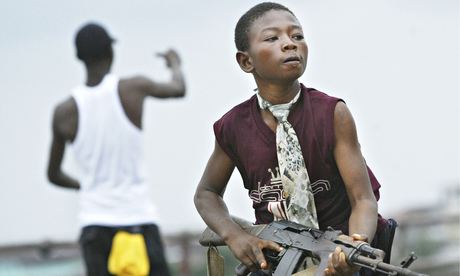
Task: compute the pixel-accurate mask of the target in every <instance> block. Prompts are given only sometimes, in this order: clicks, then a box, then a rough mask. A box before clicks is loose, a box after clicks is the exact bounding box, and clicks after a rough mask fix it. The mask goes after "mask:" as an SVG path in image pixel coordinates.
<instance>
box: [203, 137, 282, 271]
mask: <svg viewBox="0 0 460 276" xmlns="http://www.w3.org/2000/svg"><path fill="white" fill-rule="evenodd" d="M234 168H235V165H234V164H233V162H232V160H231V159H230V158H229V157H228V155H227V154H226V153H225V152H224V151H223V150H222V148H221V147H220V146H219V144H218V143H217V141H216V142H215V148H214V152H213V153H212V155H211V157H210V158H209V161H208V164H207V165H206V169H205V171H204V173H203V176H202V178H201V180H200V183H199V184H198V187H197V189H196V193H195V198H194V202H195V206H196V208H197V210H198V213H199V214H200V215H201V217H202V218H203V220H204V221H205V222H206V224H207V225H208V226H209V228H211V229H212V230H213V231H214V232H216V233H217V234H218V235H219V236H221V237H222V238H223V239H224V240H225V242H226V243H227V245H228V246H229V247H230V249H231V250H232V252H233V254H234V255H235V257H236V258H238V259H239V260H240V261H241V262H242V263H243V264H244V265H246V267H248V268H249V269H250V270H252V271H254V270H256V269H259V268H266V267H267V262H266V261H265V258H264V255H263V253H262V249H264V248H267V249H270V250H274V251H280V250H281V249H282V248H281V247H280V246H279V245H278V244H276V243H274V242H271V241H266V240H261V239H259V238H257V237H255V236H253V235H250V234H247V233H246V232H245V231H243V230H242V229H241V227H240V226H238V225H237V224H236V223H235V222H233V220H232V219H231V218H230V214H229V212H228V209H227V206H226V204H225V202H224V200H223V198H222V197H223V194H224V192H225V188H226V186H227V183H228V180H229V179H230V176H231V174H232V172H233V170H234Z"/></svg>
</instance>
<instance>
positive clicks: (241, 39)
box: [235, 2, 295, 51]
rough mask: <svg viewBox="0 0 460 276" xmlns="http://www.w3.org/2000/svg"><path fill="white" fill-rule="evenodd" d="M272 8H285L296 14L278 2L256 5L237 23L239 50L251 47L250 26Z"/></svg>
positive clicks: (236, 41) (236, 33) (236, 35)
mask: <svg viewBox="0 0 460 276" xmlns="http://www.w3.org/2000/svg"><path fill="white" fill-rule="evenodd" d="M271 10H283V11H287V12H289V13H291V14H292V15H293V16H295V14H294V13H293V12H292V11H291V10H289V9H288V8H286V7H285V6H283V5H281V4H278V3H273V2H263V3H260V4H257V5H255V6H254V7H252V8H251V9H250V10H248V11H247V12H246V13H245V14H243V15H242V16H241V17H240V19H239V20H238V23H236V27H235V45H236V49H238V51H246V50H247V49H249V37H248V33H249V28H250V27H251V25H252V23H254V21H256V20H257V19H258V18H259V17H261V16H262V15H264V14H265V13H267V12H268V11H271Z"/></svg>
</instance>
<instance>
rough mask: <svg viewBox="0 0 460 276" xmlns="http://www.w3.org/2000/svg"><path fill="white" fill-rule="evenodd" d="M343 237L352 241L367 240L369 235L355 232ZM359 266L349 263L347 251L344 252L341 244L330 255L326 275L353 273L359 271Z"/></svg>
mask: <svg viewBox="0 0 460 276" xmlns="http://www.w3.org/2000/svg"><path fill="white" fill-rule="evenodd" d="M343 238H346V239H350V240H352V241H364V242H367V237H366V236H364V235H359V234H353V235H351V236H345V237H343ZM359 269H360V268H359V267H358V266H353V265H350V264H348V263H347V259H346V257H345V253H344V252H342V249H341V248H340V246H337V247H336V248H335V251H334V252H333V253H331V254H330V255H329V260H328V263H327V268H326V269H325V270H324V275H326V276H332V275H342V276H348V275H350V276H351V275H353V273H355V272H357V271H359Z"/></svg>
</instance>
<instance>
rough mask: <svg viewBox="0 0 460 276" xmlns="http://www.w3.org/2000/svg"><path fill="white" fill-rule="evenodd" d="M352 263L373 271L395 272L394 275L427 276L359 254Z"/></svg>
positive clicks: (390, 273)
mask: <svg viewBox="0 0 460 276" xmlns="http://www.w3.org/2000/svg"><path fill="white" fill-rule="evenodd" d="M353 263H354V264H357V265H360V266H364V267H367V268H370V269H372V270H375V271H380V272H383V273H388V274H389V275H395V274H394V273H397V274H396V275H403V276H428V275H426V274H421V273H417V272H414V271H411V270H410V269H407V268H404V267H400V266H395V265H391V264H387V263H384V262H383V261H382V260H379V259H371V258H368V257H365V256H360V255H357V256H356V257H355V258H354V260H353Z"/></svg>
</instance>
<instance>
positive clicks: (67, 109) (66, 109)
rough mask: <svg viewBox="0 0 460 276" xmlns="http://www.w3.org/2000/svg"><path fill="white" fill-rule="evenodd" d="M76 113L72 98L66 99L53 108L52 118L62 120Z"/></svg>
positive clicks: (75, 104) (75, 105)
mask: <svg viewBox="0 0 460 276" xmlns="http://www.w3.org/2000/svg"><path fill="white" fill-rule="evenodd" d="M76 112H77V103H76V102H75V99H74V98H73V97H68V98H66V99H65V100H63V101H61V102H60V103H58V104H57V105H56V106H55V107H54V117H55V118H63V119H65V117H67V116H69V115H73V114H75V113H76Z"/></svg>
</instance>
